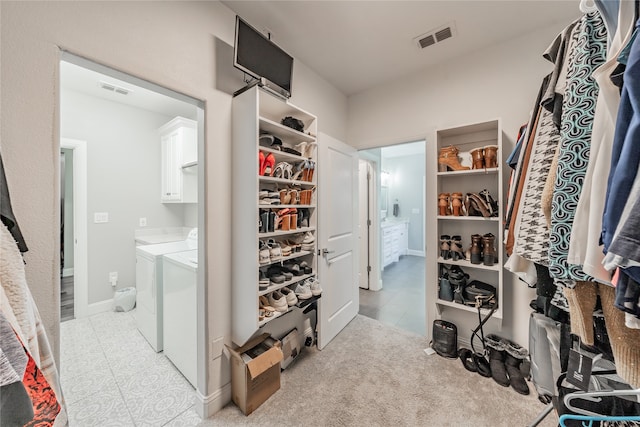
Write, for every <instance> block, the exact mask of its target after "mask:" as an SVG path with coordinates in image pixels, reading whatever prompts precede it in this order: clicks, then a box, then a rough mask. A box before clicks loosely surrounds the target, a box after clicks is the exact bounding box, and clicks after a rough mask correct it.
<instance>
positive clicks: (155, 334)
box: [135, 228, 198, 351]
mask: <svg viewBox="0 0 640 427" xmlns="http://www.w3.org/2000/svg"><path fill="white" fill-rule="evenodd" d="M197 248H198V231H197V229H196V228H194V229H193V230H192V231H191V232H190V233H189V236H188V237H187V239H186V240H183V241H180V242H171V243H159V244H156V245H144V246H138V247H136V291H137V296H136V312H135V318H136V324H137V326H138V330H139V331H140V333H142V335H143V336H144V337H145V338H146V340H147V341H148V342H149V344H151V347H153V349H154V350H155V351H162V350H163V348H164V346H163V340H162V334H163V332H162V322H163V315H162V311H163V310H162V304H163V302H162V294H163V286H162V274H163V273H162V272H163V258H162V257H163V256H164V255H167V254H173V253H176V252H184V251H189V250H194V249H197Z"/></svg>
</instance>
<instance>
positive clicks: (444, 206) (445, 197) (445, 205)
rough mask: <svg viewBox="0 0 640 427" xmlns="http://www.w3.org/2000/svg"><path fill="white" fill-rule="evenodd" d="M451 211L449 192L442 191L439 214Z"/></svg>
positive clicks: (444, 214) (439, 196) (439, 198)
mask: <svg viewBox="0 0 640 427" xmlns="http://www.w3.org/2000/svg"><path fill="white" fill-rule="evenodd" d="M449 213H450V208H449V193H440V194H439V195H438V215H440V216H446V215H449Z"/></svg>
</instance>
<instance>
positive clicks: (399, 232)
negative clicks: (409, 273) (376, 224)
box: [381, 221, 409, 270]
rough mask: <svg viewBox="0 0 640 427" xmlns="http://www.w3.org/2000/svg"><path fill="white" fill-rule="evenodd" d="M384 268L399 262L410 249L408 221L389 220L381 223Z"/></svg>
mask: <svg viewBox="0 0 640 427" xmlns="http://www.w3.org/2000/svg"><path fill="white" fill-rule="evenodd" d="M381 229H382V233H381V234H382V237H381V248H382V250H381V253H382V269H383V270H384V268H385V267H386V266H388V265H389V264H391V263H394V262H398V260H399V259H400V257H401V256H403V255H406V254H407V252H408V251H409V248H408V245H409V236H408V234H409V223H408V222H407V221H389V222H383V223H382V225H381Z"/></svg>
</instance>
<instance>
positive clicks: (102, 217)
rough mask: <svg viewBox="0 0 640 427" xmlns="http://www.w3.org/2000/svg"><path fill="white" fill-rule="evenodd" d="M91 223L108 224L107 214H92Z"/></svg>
mask: <svg viewBox="0 0 640 427" xmlns="http://www.w3.org/2000/svg"><path fill="white" fill-rule="evenodd" d="M93 222H94V223H95V224H103V223H106V222H109V212H94V214H93Z"/></svg>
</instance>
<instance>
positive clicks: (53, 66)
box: [0, 1, 347, 407]
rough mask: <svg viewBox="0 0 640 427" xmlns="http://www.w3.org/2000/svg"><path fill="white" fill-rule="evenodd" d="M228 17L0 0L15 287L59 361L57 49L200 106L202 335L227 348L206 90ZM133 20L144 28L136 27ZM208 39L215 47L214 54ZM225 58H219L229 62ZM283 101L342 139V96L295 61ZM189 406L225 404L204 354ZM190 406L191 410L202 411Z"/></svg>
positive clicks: (218, 377) (213, 95)
mask: <svg viewBox="0 0 640 427" xmlns="http://www.w3.org/2000/svg"><path fill="white" fill-rule="evenodd" d="M235 16H236V14H235V13H234V12H233V11H231V10H230V9H229V8H227V7H226V6H224V5H223V4H222V3H220V2H217V1H210V2H197V1H176V2H173V1H166V2H104V1H93V2H68V1H47V2H8V1H0V19H1V25H0V32H1V34H0V43H1V47H0V52H2V61H1V67H2V73H0V79H1V81H0V87H2V93H1V95H2V99H1V105H2V115H1V116H0V132H1V135H0V141H2V156H3V160H4V166H5V172H6V174H7V181H8V183H9V186H10V190H11V196H12V199H11V201H12V204H13V208H14V212H15V214H16V215H17V216H18V218H19V221H20V228H21V229H22V231H23V233H24V234H25V238H26V239H27V243H28V244H29V252H28V253H27V254H26V260H27V265H26V273H27V280H28V282H29V283H31V284H33V286H32V292H33V294H34V299H35V301H36V304H37V305H38V308H39V310H40V314H41V315H42V319H43V324H44V326H45V328H46V330H47V332H48V335H49V337H50V338H51V340H52V344H53V347H54V351H55V353H56V354H58V351H59V336H60V333H59V332H60V327H59V319H60V307H59V306H58V304H52V301H57V299H58V298H59V294H60V287H59V281H60V273H59V271H58V269H59V262H60V261H59V255H58V253H59V247H60V241H59V237H58V234H59V230H60V219H59V210H60V209H59V201H58V200H59V193H58V182H59V177H58V171H59V169H58V165H57V163H58V152H59V151H58V141H59V134H60V132H59V130H60V129H59V127H58V120H59V114H60V112H59V110H58V105H59V103H58V94H59V91H58V63H59V60H60V49H64V50H68V51H70V52H72V53H75V54H77V55H79V56H82V57H85V58H89V59H92V60H94V61H96V62H99V63H102V64H104V65H107V66H111V67H113V68H115V69H118V70H120V71H124V72H126V73H129V74H132V75H134V76H137V77H140V78H142V79H145V80H148V81H150V82H153V83H156V84H159V85H161V86H164V87H167V88H169V89H173V90H175V91H178V92H181V93H184V94H186V95H189V96H191V97H193V98H196V99H200V100H202V101H204V102H205V103H206V108H205V127H206V133H205V144H206V147H207V149H206V156H207V158H206V164H207V165H208V166H207V170H206V171H205V173H206V180H207V186H206V188H205V192H206V204H207V205H206V207H205V209H206V210H207V215H206V218H205V224H206V227H207V228H206V235H205V236H202V234H200V237H202V238H205V239H206V250H207V254H208V256H207V263H206V271H207V273H206V278H205V288H206V299H205V301H204V302H203V304H205V307H207V310H206V313H205V314H204V316H205V319H204V323H205V324H204V326H203V330H206V332H207V337H206V341H207V343H211V342H212V341H214V340H217V339H219V338H220V339H223V340H224V342H225V343H227V344H230V343H231V340H230V338H229V336H230V329H231V324H230V319H231V314H230V308H229V307H230V306H231V288H230V283H231V269H230V265H231V260H230V254H229V253H230V251H229V250H228V248H229V247H230V246H231V232H230V227H229V224H230V222H231V210H230V209H229V208H228V207H229V206H230V205H231V170H230V166H229V165H230V163H231V100H232V97H231V94H230V93H229V92H227V91H225V90H223V89H222V88H220V86H219V85H218V80H219V79H218V78H219V77H221V73H223V71H221V70H222V69H223V68H233V67H232V66H231V64H232V61H233V55H232V52H233V51H232V50H230V49H228V48H226V49H219V48H220V44H222V45H225V46H230V45H232V44H233V37H234V28H235ZM140 17H144V19H140ZM218 40H220V41H221V42H222V43H220V44H217V43H216V42H217V41H218ZM229 52H231V54H229ZM292 102H293V103H295V104H296V105H297V106H299V107H300V108H302V109H304V110H307V111H310V112H313V113H314V114H315V115H317V116H318V131H319V132H324V133H326V134H329V135H331V136H333V137H335V138H337V139H339V140H342V141H346V140H347V138H346V133H347V132H346V130H347V98H346V96H344V95H343V94H342V93H340V92H339V91H338V90H337V89H336V88H334V87H333V86H331V85H330V84H329V83H327V81H326V80H323V79H322V78H321V77H320V76H318V75H317V74H316V73H315V72H314V71H313V70H311V69H309V68H308V67H306V66H305V65H304V63H302V62H300V61H299V60H298V59H296V63H295V67H294V76H293V97H292ZM204 349H205V350H204V352H205V360H206V362H203V363H206V364H207V368H206V371H207V375H206V381H205V383H204V384H203V383H202V382H199V384H198V391H199V393H200V395H201V396H205V397H207V399H209V398H211V399H212V400H211V402H212V403H211V405H212V406H215V405H217V404H219V403H226V401H224V400H225V399H228V398H229V395H230V392H229V391H228V389H227V388H223V386H225V385H228V384H229V381H230V375H229V368H228V362H227V361H226V359H225V358H224V357H221V350H220V351H216V352H215V353H211V347H210V346H209V345H205V346H204ZM197 402H199V403H198V404H197V405H196V406H198V407H199V405H200V404H201V403H202V402H203V400H202V399H197Z"/></svg>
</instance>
